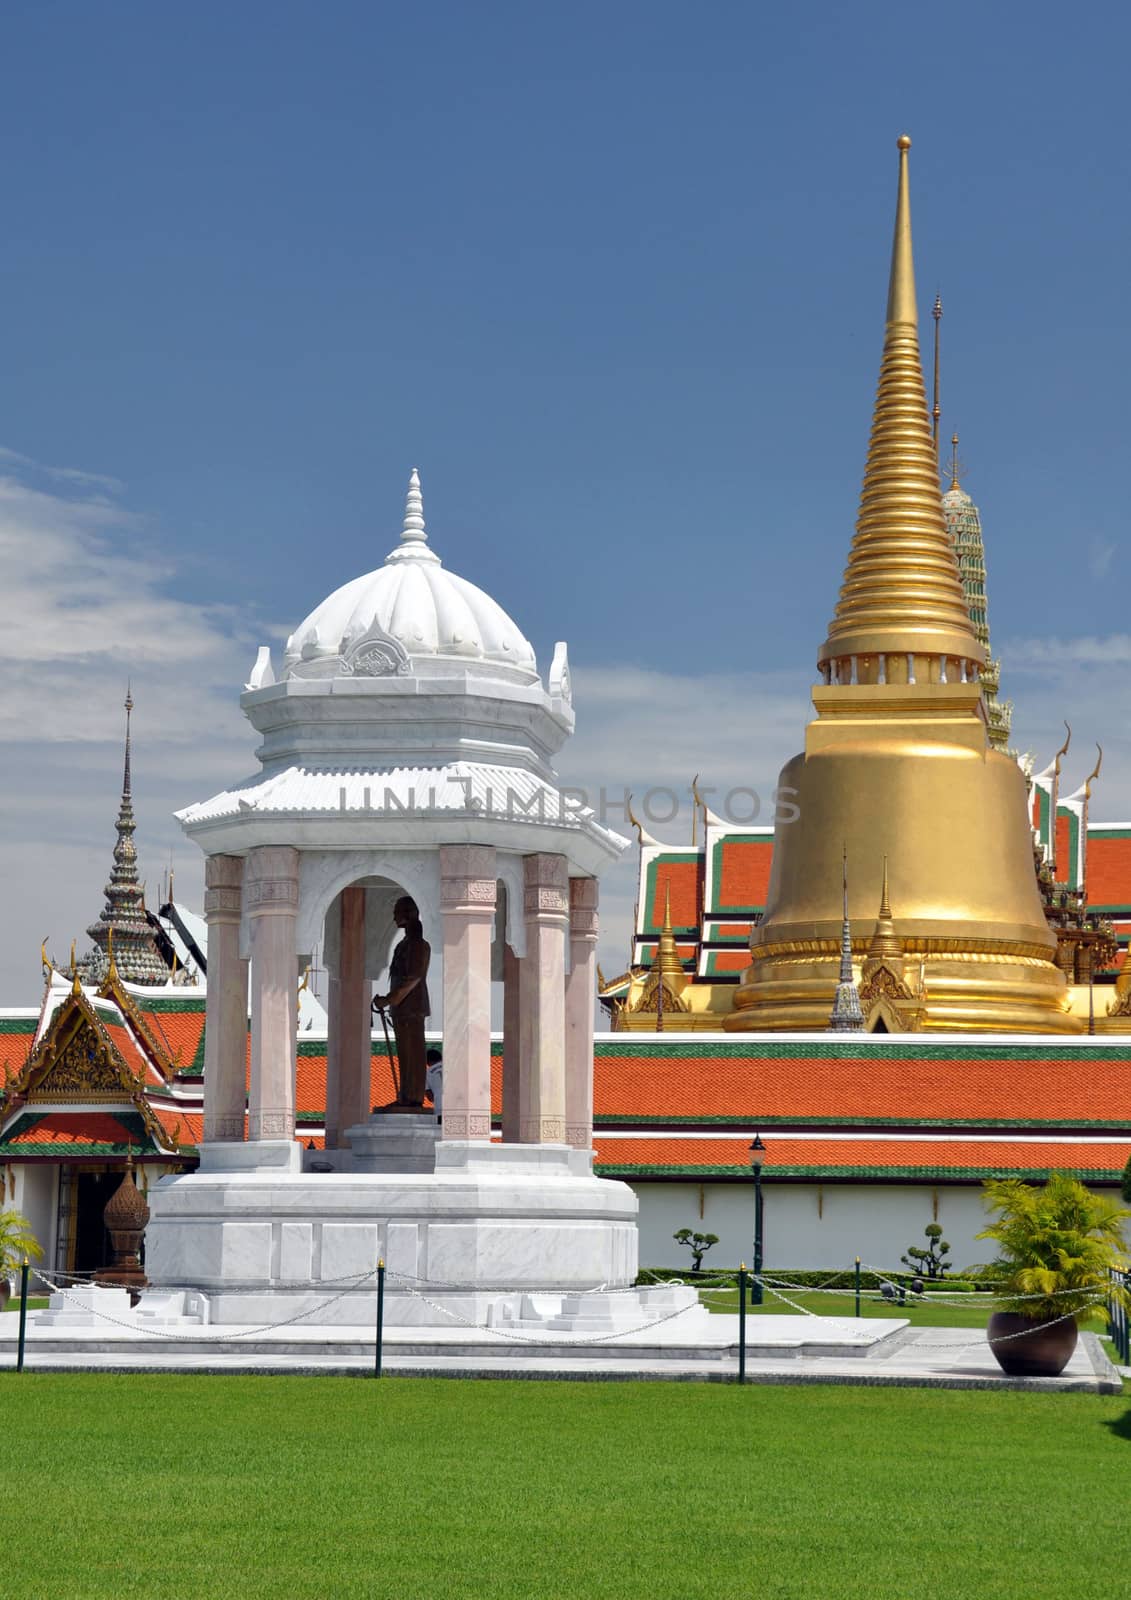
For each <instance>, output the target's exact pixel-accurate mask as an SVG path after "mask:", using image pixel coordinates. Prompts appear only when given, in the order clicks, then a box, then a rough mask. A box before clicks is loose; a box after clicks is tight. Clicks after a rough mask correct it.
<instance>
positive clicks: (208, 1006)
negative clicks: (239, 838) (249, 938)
mask: <svg viewBox="0 0 1131 1600" xmlns="http://www.w3.org/2000/svg"><path fill="white" fill-rule="evenodd" d="M242 884H243V857H242V856H209V857H208V859H207V860H206V861H205V863H204V919H205V921H206V922H207V924H208V989H207V995H206V999H205V1020H204V1138H205V1141H206V1142H208V1143H211V1142H212V1141H214V1140H217V1139H242V1138H243V1112H244V1100H245V1098H246V1095H247V962H246V961H245V960H243V959H242V958H241V956H240V900H241V885H242Z"/></svg>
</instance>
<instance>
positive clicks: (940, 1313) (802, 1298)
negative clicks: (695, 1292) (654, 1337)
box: [700, 1289, 1104, 1333]
mask: <svg viewBox="0 0 1131 1600" xmlns="http://www.w3.org/2000/svg"><path fill="white" fill-rule="evenodd" d="M784 1293H786V1294H787V1295H788V1296H789V1299H790V1300H791V1301H792V1302H793V1305H790V1304H788V1303H787V1302H786V1301H785V1300H780V1299H778V1297H777V1296H776V1295H773V1294H771V1293H770V1291H769V1290H768V1289H767V1290H766V1291H765V1301H764V1303H763V1304H762V1305H760V1306H752V1305H751V1304H750V1303H749V1300H750V1291H749V1290H747V1306H746V1309H747V1312H748V1313H749V1314H750V1315H751V1316H792V1315H795V1314H796V1313H795V1312H794V1306H803V1307H804V1308H805V1310H806V1311H812V1312H815V1313H816V1315H817V1316H819V1317H851V1316H854V1315H855V1310H856V1306H855V1300H854V1298H853V1294H852V1290H851V1289H849V1290H847V1291H846V1292H845V1293H844V1294H829V1293H821V1294H814V1293H812V1292H809V1293H806V1291H805V1290H804V1289H798V1290H796V1291H794V1290H791V1289H787V1290H785V1291H784ZM700 1298H701V1300H702V1302H703V1304H704V1305H705V1306H706V1307H707V1309H708V1310H709V1311H726V1312H729V1313H730V1314H731V1315H732V1316H733V1314H734V1313H735V1312H736V1311H737V1310H738V1290H737V1289H712V1290H711V1291H710V1292H709V1293H708V1292H703V1293H701V1295H700ZM967 1302H969V1303H967ZM993 1310H994V1305H993V1303H992V1302H991V1301H990V1299H989V1297H988V1296H982V1295H973V1294H969V1295H955V1296H954V1298H953V1302H952V1303H951V1304H948V1305H945V1306H940V1305H932V1304H931V1301H930V1299H927V1300H926V1302H913V1301H910V1300H909V1301H908V1302H907V1304H906V1305H902V1306H900V1305H893V1304H892V1302H891V1301H889V1300H883V1299H881V1298H880V1296H879V1294H878V1293H877V1292H876V1290H875V1289H867V1290H865V1291H864V1292H863V1293H862V1294H861V1296H860V1315H861V1316H862V1317H900V1318H902V1319H904V1320H906V1321H907V1322H910V1323H912V1324H913V1325H914V1326H915V1327H917V1328H984V1327H985V1326H986V1323H987V1322H988V1321H989V1318H990V1312H991V1311H993ZM1088 1326H1089V1327H1091V1328H1093V1329H1094V1330H1095V1332H1097V1333H1099V1332H1100V1331H1101V1328H1102V1327H1103V1326H1104V1324H1102V1323H1101V1322H1098V1321H1097V1322H1095V1323H1089V1324H1088Z"/></svg>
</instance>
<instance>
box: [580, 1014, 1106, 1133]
mask: <svg viewBox="0 0 1131 1600" xmlns="http://www.w3.org/2000/svg"><path fill="white" fill-rule="evenodd" d="M594 1111H595V1114H596V1116H597V1117H598V1118H604V1119H609V1118H616V1119H618V1120H623V1121H625V1122H639V1121H642V1120H643V1121H653V1122H664V1121H666V1122H671V1121H677V1122H679V1121H696V1122H698V1121H703V1120H729V1119H732V1118H733V1119H735V1120H742V1121H745V1122H751V1121H761V1122H767V1123H769V1122H772V1121H775V1120H776V1121H780V1122H790V1121H794V1122H799V1123H807V1124H812V1123H814V1122H816V1123H820V1122H823V1121H834V1122H854V1123H857V1124H859V1123H868V1122H873V1123H883V1122H900V1123H902V1122H917V1123H922V1122H927V1123H929V1122H932V1121H938V1122H946V1123H955V1122H957V1123H985V1122H1000V1123H1007V1124H1009V1125H1011V1126H1018V1125H1019V1126H1024V1125H1026V1124H1033V1123H1046V1124H1047V1123H1061V1124H1065V1125H1068V1126H1077V1127H1079V1126H1083V1125H1086V1124H1089V1123H1101V1124H1102V1123H1106V1124H1108V1125H1112V1124H1116V1125H1126V1126H1128V1127H1131V1062H1129V1060H1128V1054H1126V1053H1124V1052H1123V1051H1120V1050H1116V1049H1112V1048H1110V1047H1103V1048H1100V1047H1094V1048H1091V1049H1089V1048H1087V1047H1081V1048H1078V1049H1076V1050H1074V1051H1073V1052H1071V1053H1069V1052H1068V1051H1065V1052H1063V1053H1058V1052H1057V1051H1056V1049H1055V1047H1054V1048H1052V1049H1050V1048H1049V1046H1048V1045H1044V1046H1040V1047H1034V1046H1031V1045H1028V1044H1026V1043H1025V1042H1024V1041H1022V1040H1018V1041H1017V1042H1016V1043H1014V1044H1009V1045H1004V1046H1003V1045H984V1046H981V1045H973V1046H966V1047H958V1046H955V1045H945V1044H924V1045H920V1046H916V1047H913V1048H908V1047H907V1046H906V1045H883V1044H876V1043H869V1044H867V1045H859V1044H857V1045H839V1046H838V1045H836V1044H834V1043H833V1042H832V1041H831V1040H830V1042H829V1043H828V1044H827V1045H818V1044H816V1043H814V1044H808V1043H799V1044H780V1045H766V1044H760V1045H758V1046H756V1047H753V1048H752V1047H751V1046H748V1045H743V1044H741V1043H737V1042H736V1043H734V1044H731V1043H729V1042H727V1043H712V1044H696V1043H695V1042H694V1040H693V1039H692V1040H690V1041H688V1042H686V1043H685V1042H683V1041H680V1042H678V1043H677V1042H675V1041H674V1040H673V1042H672V1043H671V1044H668V1043H665V1044H664V1045H663V1046H662V1048H661V1047H658V1046H657V1045H656V1044H654V1043H644V1042H643V1041H641V1042H638V1043H633V1042H631V1041H630V1036H628V1035H626V1036H625V1042H624V1043H622V1042H620V1040H619V1039H614V1040H611V1041H606V1040H601V1041H599V1042H598V1044H597V1049H596V1061H595V1066H594Z"/></svg>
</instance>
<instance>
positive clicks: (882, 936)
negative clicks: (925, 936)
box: [868, 856, 903, 958]
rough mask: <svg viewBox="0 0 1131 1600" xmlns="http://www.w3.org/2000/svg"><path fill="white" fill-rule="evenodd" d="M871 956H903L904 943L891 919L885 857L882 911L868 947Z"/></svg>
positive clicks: (881, 893) (885, 860)
mask: <svg viewBox="0 0 1131 1600" xmlns="http://www.w3.org/2000/svg"><path fill="white" fill-rule="evenodd" d="M868 954H869V956H884V957H889V958H890V957H892V956H901V955H902V954H903V942H902V940H901V939H900V937H899V935H898V934H897V933H896V931H895V924H894V923H893V921H892V917H891V901H890V899H889V898H888V858H887V856H885V857H884V870H883V878H882V881H881V888H880V911H879V915H878V916H877V918H876V926H875V927H874V928H873V929H872V939H871V942H870V944H869V945H868Z"/></svg>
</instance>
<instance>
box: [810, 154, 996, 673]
mask: <svg viewBox="0 0 1131 1600" xmlns="http://www.w3.org/2000/svg"><path fill="white" fill-rule="evenodd" d="M910 147H911V140H910V139H909V138H907V136H906V135H904V136H903V137H902V138H901V139H900V140H899V190H898V198H897V202H896V215H895V234H894V238H893V241H892V257H891V277H890V280H889V285H888V304H887V324H886V327H885V330H884V349H883V358H882V361H881V365H880V382H879V389H878V392H877V395H876V405H875V410H874V412H873V416H872V436H871V440H870V443H869V446H868V462H867V466H866V468H865V473H864V488H863V492H862V494H861V497H860V512H859V516H858V517H857V521H856V536H855V538H854V539H853V541H852V549H851V551H850V553H849V558H848V566H847V568H846V569H845V574H844V583H843V585H842V587H841V591H840V599H839V602H838V604H837V608H836V615H835V616H834V618H833V621H832V623H831V625H830V627H829V634H828V638H827V639H826V641H825V643H824V644H823V645H822V646H821V650H820V654H819V657H818V660H819V663H820V665H821V667H822V669H833V668H835V669H836V671H835V677H836V680H837V681H839V682H848V681H851V666H850V663H851V662H852V661H853V660H855V661H856V663H857V666H856V675H857V676H858V678H859V679H861V680H863V681H870V682H879V681H880V677H881V671H880V666H879V658H880V657H881V656H883V657H889V658H890V657H894V658H895V660H894V661H891V660H889V661H888V663H887V666H888V670H887V672H886V673H885V674H883V676H884V677H885V679H886V681H888V682H906V681H907V672H908V663H907V659H906V658H907V657H909V656H911V657H917V658H919V660H920V662H921V663H922V664H921V665H917V666H914V667H912V668H911V670H912V671H913V672H914V674H915V676H916V678H917V679H918V678H919V677H920V675H922V676H923V677H924V678H925V677H928V676H930V677H933V678H937V677H938V676H940V675H941V673H940V671H939V669H937V668H936V669H935V670H933V671H930V672H929V671H928V668H927V661H930V660H932V659H933V660H934V661H938V660H939V658H949V659H951V660H956V661H958V662H976V663H978V664H980V663H981V661H982V659H983V651H982V648H981V646H980V645H979V644H978V641H977V640H976V638H975V637H974V634H973V631H972V629H971V627H970V621H969V618H968V617H967V615H966V607H965V605H964V604H963V598H962V585H961V583H960V582H959V577H958V565H957V562H956V560H955V556H954V549H953V546H952V544H951V541H950V539H949V537H948V535H947V530H946V526H945V524H944V522H943V515H942V505H941V502H940V497H939V484H938V477H937V467H938V460H937V456H936V454H935V448H934V444H933V441H932V438H931V425H930V421H929V419H928V416H927V401H926V394H925V391H924V388H923V370H922V366H921V364H920V359H919V331H918V316H917V313H916V309H915V270H914V266H913V263H912V256H911V200H910V193H909V185H908V175H907V152H908V150H909V149H910ZM860 658H863V661H861V660H860ZM900 658H903V665H902V666H900V664H899V659H900ZM924 658H925V659H924ZM948 675H949V674H948Z"/></svg>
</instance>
